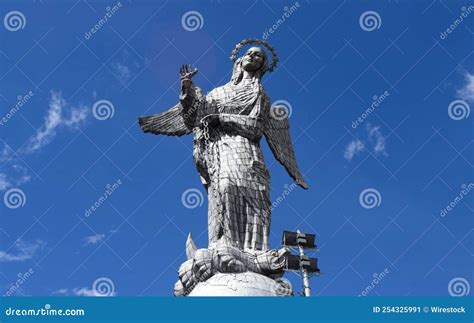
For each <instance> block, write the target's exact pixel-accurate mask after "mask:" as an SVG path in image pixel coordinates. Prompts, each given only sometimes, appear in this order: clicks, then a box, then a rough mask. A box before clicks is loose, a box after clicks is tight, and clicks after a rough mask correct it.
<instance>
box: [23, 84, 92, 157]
mask: <svg viewBox="0 0 474 323" xmlns="http://www.w3.org/2000/svg"><path fill="white" fill-rule="evenodd" d="M87 114H88V110H87V108H86V107H72V106H70V105H69V104H68V103H67V102H66V101H65V100H64V99H63V98H62V96H61V93H59V92H52V93H51V101H50V103H49V110H48V113H47V115H46V117H45V119H44V125H43V126H42V127H41V128H40V129H39V130H38V131H37V132H36V134H35V135H34V136H33V137H32V138H31V139H30V141H29V143H28V145H27V148H26V152H29V153H31V152H35V151H37V150H39V149H41V148H42V147H43V146H45V145H47V144H48V143H49V142H50V141H51V140H52V139H53V138H54V136H56V132H57V130H58V128H61V127H63V128H76V127H78V126H79V125H80V124H81V123H83V122H84V120H85V119H86V117H87Z"/></svg>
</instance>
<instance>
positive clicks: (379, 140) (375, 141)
mask: <svg viewBox="0 0 474 323" xmlns="http://www.w3.org/2000/svg"><path fill="white" fill-rule="evenodd" d="M367 132H368V136H369V141H370V143H371V144H372V146H373V149H374V152H375V153H376V154H382V155H387V152H386V151H385V137H384V136H383V135H382V132H381V131H380V126H373V127H372V125H371V124H370V123H368V124H367Z"/></svg>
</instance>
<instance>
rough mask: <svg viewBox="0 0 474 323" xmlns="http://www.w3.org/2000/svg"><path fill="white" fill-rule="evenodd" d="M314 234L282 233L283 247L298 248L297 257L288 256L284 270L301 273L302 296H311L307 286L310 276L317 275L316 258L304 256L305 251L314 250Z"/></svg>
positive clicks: (318, 271) (299, 232)
mask: <svg viewBox="0 0 474 323" xmlns="http://www.w3.org/2000/svg"><path fill="white" fill-rule="evenodd" d="M315 238H316V236H315V235H314V234H310V233H302V232H301V231H299V230H298V231H297V232H291V231H284V232H283V241H282V244H283V246H286V247H298V251H299V256H295V255H293V254H289V255H288V256H287V258H286V266H285V269H286V270H288V271H294V272H298V271H300V272H301V275H302V277H303V293H304V296H306V297H309V296H311V288H310V286H309V276H310V274H319V273H320V270H319V268H318V260H317V259H316V258H310V257H308V256H307V255H305V249H310V250H316V245H315Z"/></svg>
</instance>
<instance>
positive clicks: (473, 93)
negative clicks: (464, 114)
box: [457, 72, 474, 102]
mask: <svg viewBox="0 0 474 323" xmlns="http://www.w3.org/2000/svg"><path fill="white" fill-rule="evenodd" d="M464 76H465V78H466V84H464V86H463V87H462V88H461V89H459V90H458V92H457V94H458V96H459V97H461V99H463V100H466V101H470V102H474V74H470V73H469V72H466V74H465V75H464Z"/></svg>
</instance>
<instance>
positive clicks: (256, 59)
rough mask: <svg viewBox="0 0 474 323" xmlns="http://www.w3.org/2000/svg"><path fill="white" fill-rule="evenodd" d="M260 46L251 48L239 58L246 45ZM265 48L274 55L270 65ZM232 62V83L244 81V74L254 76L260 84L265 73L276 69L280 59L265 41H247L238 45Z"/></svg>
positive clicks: (233, 53) (233, 52)
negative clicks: (240, 51)
mask: <svg viewBox="0 0 474 323" xmlns="http://www.w3.org/2000/svg"><path fill="white" fill-rule="evenodd" d="M250 44H254V45H258V46H253V47H250V48H249V49H248V50H247V51H246V52H245V54H244V55H243V56H241V57H239V58H237V55H238V53H239V50H240V49H241V48H242V47H243V46H245V45H250ZM260 46H263V47H265V48H266V49H267V50H268V51H269V52H270V53H271V54H272V62H271V64H269V61H268V58H267V54H266V53H265V51H264V50H263V48H262V47H260ZM231 60H233V61H234V69H233V72H232V79H231V81H232V82H233V83H234V84H237V83H239V82H240V81H241V80H242V77H243V74H244V72H247V73H250V74H252V76H253V77H254V79H256V80H257V81H259V82H260V79H261V78H262V76H263V75H264V74H265V72H267V71H268V72H271V71H273V69H274V68H275V66H276V64H277V62H278V58H277V56H276V53H275V50H274V49H273V47H272V46H271V45H270V44H268V43H267V42H265V41H263V40H258V39H245V40H242V41H241V42H240V43H238V44H237V45H236V46H235V48H234V50H233V51H232V56H231Z"/></svg>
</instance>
